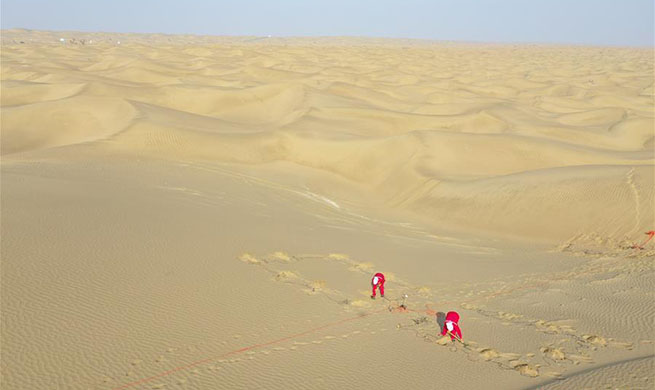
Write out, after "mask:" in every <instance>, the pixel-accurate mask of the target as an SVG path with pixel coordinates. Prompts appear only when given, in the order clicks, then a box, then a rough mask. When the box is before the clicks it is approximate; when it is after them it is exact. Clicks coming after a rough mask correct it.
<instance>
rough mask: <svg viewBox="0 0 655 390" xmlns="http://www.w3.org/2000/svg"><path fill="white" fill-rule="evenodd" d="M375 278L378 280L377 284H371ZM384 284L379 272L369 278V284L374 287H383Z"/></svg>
mask: <svg viewBox="0 0 655 390" xmlns="http://www.w3.org/2000/svg"><path fill="white" fill-rule="evenodd" d="M376 276H377V277H378V279H379V280H378V284H373V279H375V277H376ZM384 282H385V280H384V275H383V274H381V273H379V272H378V273H377V274H375V275H373V277H372V278H371V284H373V285H374V286H377V285H383V286H384Z"/></svg>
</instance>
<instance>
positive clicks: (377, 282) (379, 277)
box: [371, 272, 384, 299]
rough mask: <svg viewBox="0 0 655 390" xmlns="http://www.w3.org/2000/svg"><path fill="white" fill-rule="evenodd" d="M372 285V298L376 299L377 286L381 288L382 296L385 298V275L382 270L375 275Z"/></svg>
mask: <svg viewBox="0 0 655 390" xmlns="http://www.w3.org/2000/svg"><path fill="white" fill-rule="evenodd" d="M371 285H372V286H373V295H371V299H375V289H376V288H379V289H380V296H381V297H382V298H384V275H383V274H381V273H380V272H378V273H377V274H375V275H373V279H371Z"/></svg>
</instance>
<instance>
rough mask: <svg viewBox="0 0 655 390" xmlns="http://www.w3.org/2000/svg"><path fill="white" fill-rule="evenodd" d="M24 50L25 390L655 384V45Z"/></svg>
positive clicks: (6, 379) (13, 153)
mask: <svg viewBox="0 0 655 390" xmlns="http://www.w3.org/2000/svg"><path fill="white" fill-rule="evenodd" d="M60 38H64V39H65V41H64V42H61V41H60ZM119 42H120V43H119ZM0 56H1V60H2V69H1V80H0V82H1V84H0V87H1V92H2V93H1V99H0V100H1V101H0V103H1V118H0V124H1V127H2V132H1V137H2V142H1V153H2V162H1V164H0V167H1V169H2V187H1V191H2V208H1V210H0V211H1V213H2V224H1V225H0V227H1V228H2V235H1V236H2V262H1V263H0V265H1V266H2V270H1V271H2V272H1V275H2V283H0V288H2V327H1V328H2V349H1V352H2V359H0V360H1V361H2V372H3V375H2V387H5V386H7V387H8V388H54V387H57V388H100V389H116V388H128V387H131V388H219V389H221V388H230V389H234V388H244V389H245V388H272V389H278V388H279V389H281V388H284V389H294V388H297V389H304V388H308V387H309V388H348V387H352V386H353V384H356V385H358V386H359V385H361V387H363V386H366V385H368V384H370V383H373V382H374V381H376V382H378V383H380V387H381V388H399V387H400V388H431V387H433V386H434V384H435V383H443V384H444V386H448V387H449V388H453V389H458V388H461V389H466V388H482V387H488V386H489V383H490V382H493V384H494V386H495V388H503V389H508V388H512V389H519V388H537V387H539V386H542V385H543V386H545V387H546V388H558V386H559V388H562V387H564V388H565V387H567V386H568V385H570V386H572V387H576V386H577V387H583V386H587V387H597V386H601V385H603V386H604V385H609V384H616V383H623V384H625V386H627V387H630V386H632V387H631V388H639V386H642V387H646V386H647V385H648V383H649V381H650V382H652V381H653V380H655V378H653V377H652V370H651V373H650V374H648V370H649V369H650V367H651V366H652V361H653V358H652V346H653V343H654V342H655V334H654V333H653V332H654V330H653V325H652V324H653V322H654V321H655V309H654V306H653V303H652V302H654V301H655V299H653V298H655V297H653V293H652V291H653V286H654V285H655V269H654V268H653V265H654V264H655V263H654V262H653V258H654V257H655V253H654V252H653V251H654V249H653V243H652V242H651V243H649V245H647V246H645V247H644V249H638V248H634V247H633V245H634V244H635V243H637V242H641V241H642V240H643V239H644V232H646V231H649V230H652V229H653V228H655V217H654V215H655V211H654V210H653V207H654V205H655V183H654V182H653V180H655V172H654V170H655V150H654V148H655V144H654V142H655V134H654V132H653V128H654V116H655V110H654V103H653V96H654V95H653V56H652V49H639V48H603V47H574V46H537V45H486V44H476V43H452V42H430V41H412V40H384V39H365V38H348V37H335V38H265V37H203V36H172V35H161V34H152V35H139V34H102V33H79V32H43V31H29V30H4V31H3V34H2V46H1V53H0ZM378 271H382V272H384V273H385V275H386V276H387V280H388V284H387V296H386V299H384V300H383V299H376V300H371V299H370V297H369V295H370V290H369V287H370V277H371V275H372V274H373V273H375V272H378ZM405 294H406V295H407V296H408V297H407V298H406V303H407V309H406V310H401V309H399V305H400V303H401V302H403V296H404V295H405ZM449 310H457V311H458V312H460V314H462V321H461V325H462V329H463V332H464V343H458V342H451V341H450V340H449V339H447V338H441V337H440V336H439V331H440V327H441V326H442V324H440V323H439V322H438V318H439V317H438V313H443V312H447V311H449ZM363 362H364V363H363ZM626 367H627V368H626ZM626 370H634V373H635V374H636V376H630V375H627V374H626V372H627V371H626ZM471 372H475V373H476V375H471ZM553 380H556V382H553ZM625 386H624V387H625ZM539 388H540V387H539Z"/></svg>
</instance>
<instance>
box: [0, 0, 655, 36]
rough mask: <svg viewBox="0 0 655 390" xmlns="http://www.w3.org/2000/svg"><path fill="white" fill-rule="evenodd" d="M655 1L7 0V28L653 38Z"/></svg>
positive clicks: (3, 14)
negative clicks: (654, 4) (654, 5)
mask: <svg viewBox="0 0 655 390" xmlns="http://www.w3.org/2000/svg"><path fill="white" fill-rule="evenodd" d="M653 2H654V1H653V0H431V1H430V0H277V1H276V0H234V1H221V0H111V1H109V0H104V1H100V0H98V1H92V0H86V1H84V0H1V2H0V7H1V9H0V11H1V12H0V14H1V23H2V28H3V29H8V28H16V27H22V28H28V29H35V30H75V31H106V32H143V33H145V32H157V33H167V34H203V35H205V34H206V35H257V36H264V35H269V34H270V35H273V36H334V35H341V36H342V35H349V36H369V37H394V38H423V39H436V40H456V41H480V42H535V43H537V42H539V43H572V44H591V45H613V46H614V45H619V46H653V41H654V38H653V37H654V34H655V32H654V29H653V25H654V12H655V11H654V7H653Z"/></svg>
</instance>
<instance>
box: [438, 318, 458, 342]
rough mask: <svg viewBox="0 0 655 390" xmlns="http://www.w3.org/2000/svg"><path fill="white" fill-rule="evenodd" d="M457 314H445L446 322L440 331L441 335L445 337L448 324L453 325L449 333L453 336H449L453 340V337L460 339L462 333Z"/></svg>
mask: <svg viewBox="0 0 655 390" xmlns="http://www.w3.org/2000/svg"><path fill="white" fill-rule="evenodd" d="M458 322H459V314H457V312H456V311H449V312H448V314H446V322H445V323H444V325H443V330H442V331H441V335H442V336H445V335H446V334H447V333H448V323H452V325H453V330H452V331H450V333H451V334H452V335H453V336H451V339H453V340H454V339H455V337H454V336H457V337H459V338H460V339H461V338H462V331H461V330H460V329H459V324H458Z"/></svg>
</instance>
